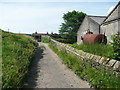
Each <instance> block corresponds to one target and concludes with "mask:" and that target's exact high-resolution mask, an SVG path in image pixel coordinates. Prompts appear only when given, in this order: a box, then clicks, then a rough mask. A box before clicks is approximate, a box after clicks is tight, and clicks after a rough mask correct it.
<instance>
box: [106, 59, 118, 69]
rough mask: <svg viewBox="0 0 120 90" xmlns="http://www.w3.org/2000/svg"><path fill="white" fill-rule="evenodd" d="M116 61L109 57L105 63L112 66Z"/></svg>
mask: <svg viewBox="0 0 120 90" xmlns="http://www.w3.org/2000/svg"><path fill="white" fill-rule="evenodd" d="M116 62H117V61H116V60H114V59H111V60H110V61H109V62H108V63H107V64H106V65H107V66H111V67H113V65H114V64H115V63H116Z"/></svg>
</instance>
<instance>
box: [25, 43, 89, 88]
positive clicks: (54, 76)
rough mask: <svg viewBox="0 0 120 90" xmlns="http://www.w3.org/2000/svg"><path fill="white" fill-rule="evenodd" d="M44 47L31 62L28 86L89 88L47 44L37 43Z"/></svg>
mask: <svg viewBox="0 0 120 90" xmlns="http://www.w3.org/2000/svg"><path fill="white" fill-rule="evenodd" d="M39 46H40V47H41V46H44V47H45V48H46V49H45V50H42V49H40V48H39V51H38V53H37V55H36V59H35V60H34V61H33V62H32V65H31V69H30V73H29V76H28V78H27V82H28V86H26V87H29V88H89V87H90V86H89V85H88V83H87V82H86V81H83V80H81V79H80V78H79V77H77V76H76V75H75V74H74V72H73V71H71V70H70V69H68V68H67V67H66V66H65V65H64V64H63V63H62V60H61V59H60V58H59V57H58V56H57V55H56V54H55V53H54V52H53V51H52V50H51V49H50V48H49V47H48V45H47V44H43V43H39Z"/></svg>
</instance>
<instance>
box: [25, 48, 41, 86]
mask: <svg viewBox="0 0 120 90" xmlns="http://www.w3.org/2000/svg"><path fill="white" fill-rule="evenodd" d="M42 58H43V49H41V47H38V50H37V53H36V55H35V58H34V60H33V61H32V62H31V64H30V67H29V72H28V75H27V76H26V80H25V82H26V85H24V87H23V88H35V86H36V84H37V78H38V76H39V74H40V64H39V63H40V60H41V59H42Z"/></svg>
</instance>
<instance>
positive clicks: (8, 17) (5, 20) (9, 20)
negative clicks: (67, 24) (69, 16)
mask: <svg viewBox="0 0 120 90" xmlns="http://www.w3.org/2000/svg"><path fill="white" fill-rule="evenodd" d="M25 1H26V2H25ZM108 1H109V0H107V1H106V0H104V2H95V1H94V2H87V0H86V2H78V1H76V0H75V1H74V2H73V1H72V2H71V1H67V2H60V1H59V2H56V1H55V0H53V1H49V2H48V0H46V2H41V1H40V2H38V0H34V1H33V0H24V1H22V0H21V1H19V0H16V1H15V0H4V1H0V28H1V29H3V30H6V31H7V30H8V28H9V31H10V32H14V33H19V32H20V33H33V32H35V31H37V32H40V33H46V32H49V33H51V32H55V33H58V30H59V27H60V24H61V23H62V22H63V19H62V16H63V14H64V13H67V12H68V11H72V10H76V11H80V12H81V11H82V12H84V13H86V14H88V15H98V16H107V15H108V12H110V11H111V10H112V9H113V7H114V6H115V5H116V4H117V3H118V0H116V1H115V0H114V2H113V1H112V0H110V2H108Z"/></svg>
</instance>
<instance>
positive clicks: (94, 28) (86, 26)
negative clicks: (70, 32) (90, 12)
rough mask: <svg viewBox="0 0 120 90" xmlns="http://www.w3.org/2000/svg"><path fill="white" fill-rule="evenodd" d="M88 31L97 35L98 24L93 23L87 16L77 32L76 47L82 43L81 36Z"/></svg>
mask: <svg viewBox="0 0 120 90" xmlns="http://www.w3.org/2000/svg"><path fill="white" fill-rule="evenodd" d="M88 30H90V31H91V32H93V33H99V24H98V23H96V22H95V21H93V20H92V19H91V18H89V17H88V16H86V17H85V19H84V21H83V23H82V24H81V26H80V28H79V30H78V32H77V44H78V45H79V44H81V43H82V40H81V36H84V35H85V34H86V32H87V31H88Z"/></svg>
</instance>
